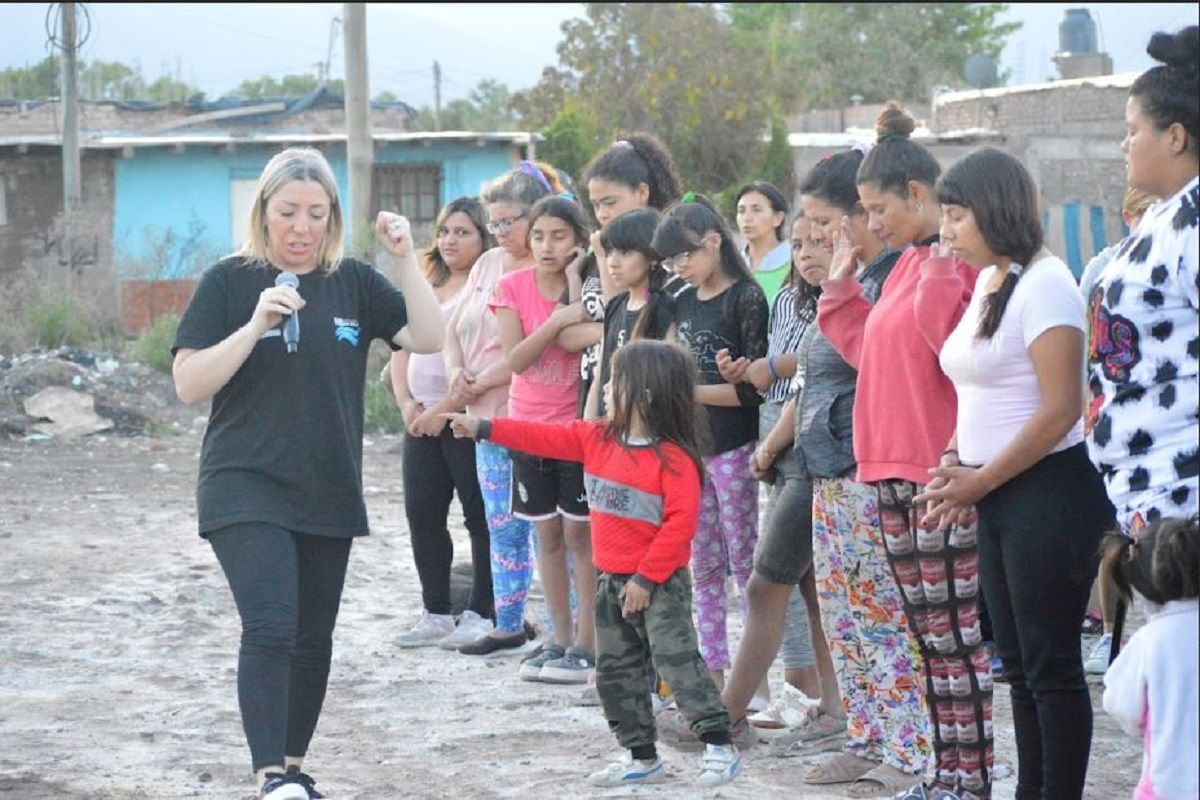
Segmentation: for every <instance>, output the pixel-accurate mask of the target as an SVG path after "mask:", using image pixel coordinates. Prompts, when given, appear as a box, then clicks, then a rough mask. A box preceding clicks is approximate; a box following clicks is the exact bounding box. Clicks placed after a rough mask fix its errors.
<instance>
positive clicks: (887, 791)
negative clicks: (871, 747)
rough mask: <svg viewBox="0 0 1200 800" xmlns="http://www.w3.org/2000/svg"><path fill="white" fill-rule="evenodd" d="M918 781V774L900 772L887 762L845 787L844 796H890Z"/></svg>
mask: <svg viewBox="0 0 1200 800" xmlns="http://www.w3.org/2000/svg"><path fill="white" fill-rule="evenodd" d="M919 781H920V776H918V775H913V774H912V773H911V772H901V771H900V770H898V769H896V768H895V767H890V766H888V765H887V764H879V765H878V766H876V767H875V769H873V770H871V771H870V772H868V773H866V774H865V775H862V776H861V777H859V779H858V780H856V781H855V782H854V783H852V784H850V785H849V786H848V787H846V797H892V796H894V795H895V794H897V793H899V792H903V791H905V790H907V789H910V788H912V786H913V783H914V782H919Z"/></svg>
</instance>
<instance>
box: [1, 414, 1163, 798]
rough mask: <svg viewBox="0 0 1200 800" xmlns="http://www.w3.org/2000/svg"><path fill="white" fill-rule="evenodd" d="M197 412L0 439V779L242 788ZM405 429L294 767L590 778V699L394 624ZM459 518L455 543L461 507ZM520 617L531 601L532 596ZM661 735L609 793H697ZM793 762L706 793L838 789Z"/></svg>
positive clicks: (764, 757)
mask: <svg viewBox="0 0 1200 800" xmlns="http://www.w3.org/2000/svg"><path fill="white" fill-rule="evenodd" d="M197 431H198V428H195V429H193V430H192V431H191V432H184V433H181V434H179V435H174V436H166V437H164V438H158V439H154V438H143V437H134V438H128V437H120V436H107V437H106V436H92V437H89V438H87V439H82V440H75V441H73V442H70V441H58V440H49V441H19V440H17V441H12V440H10V441H3V440H0V553H2V554H3V556H2V561H0V565H2V568H0V604H2V606H3V610H4V613H3V614H2V615H0V800H3V798H9V797H11V798H14V800H15V799H16V798H21V799H22V800H35V799H37V798H177V797H205V798H226V800H228V799H229V798H246V797H248V796H250V794H251V782H250V775H249V754H248V751H247V749H246V747H245V743H244V740H243V737H242V731H241V723H240V718H239V715H238V710H237V704H236V691H235V663H236V650H237V638H238V623H237V614H236V611H235V609H234V606H233V603H232V600H231V598H230V595H229V592H228V589H227V587H226V585H225V582H224V580H223V578H222V576H221V573H220V570H219V568H218V567H217V563H216V560H215V558H214V556H213V554H212V551H211V550H210V549H209V548H208V546H207V545H206V544H205V543H204V542H203V540H201V539H200V538H198V537H197V535H196V527H195V515H194V513H195V506H194V487H195V477H196V466H197V455H198V452H199V445H200V438H199V433H198V432H197ZM398 444H399V440H398V439H396V438H391V437H383V438H377V439H373V440H371V441H369V443H368V444H367V446H366V448H365V467H364V485H365V487H366V488H365V491H366V495H367V505H368V509H369V512H370V517H371V524H372V526H373V535H372V536H370V537H369V538H367V539H365V540H360V541H359V542H357V543H356V544H355V546H354V550H353V553H352V556H351V564H350V574H349V579H348V583H347V588H346V593H345V598H344V600H343V606H342V612H341V617H340V619H339V624H338V629H337V633H336V635H335V636H336V638H335V651H334V663H333V670H332V675H331V678H330V687H329V696H328V700H327V702H326V705H325V711H324V714H323V716H322V718H321V723H320V726H319V727H318V729H317V733H316V737H315V739H314V741H313V746H312V748H311V752H310V754H309V759H308V761H307V763H306V765H305V768H306V770H307V771H309V772H311V773H312V774H313V775H314V776H316V777H317V779H318V781H319V788H320V789H322V790H323V791H324V792H325V793H326V794H328V795H330V796H331V797H334V798H339V800H347V799H349V798H354V799H356V800H390V799H391V798H405V797H414V798H465V797H519V798H526V799H532V798H542V797H562V796H569V797H593V796H600V795H603V793H602V792H600V791H598V790H596V789H594V788H592V787H589V786H588V785H587V784H586V783H585V781H584V776H586V774H587V773H588V772H590V771H592V770H594V769H597V768H599V767H600V766H602V765H603V764H605V763H607V761H608V760H610V759H611V757H613V756H614V755H615V754H616V753H617V749H616V746H615V742H614V741H613V740H612V738H611V737H610V735H609V734H608V732H607V729H606V726H605V723H604V721H603V719H602V717H601V715H600V713H599V710H598V709H596V708H583V707H577V706H575V705H574V704H573V702H572V699H573V697H574V695H575V694H576V693H577V690H576V689H572V688H567V687H553V686H547V685H543V684H533V683H523V682H521V681H519V680H517V678H516V666H517V662H516V660H515V659H514V658H512V657H495V658H479V657H469V656H461V655H458V654H455V653H445V652H443V651H440V650H437V649H423V650H416V651H413V650H407V651H405V650H400V649H398V648H396V647H395V646H394V645H393V644H392V642H393V640H394V638H395V636H396V635H397V634H398V633H400V632H401V631H403V630H405V629H407V627H408V626H409V625H410V624H411V623H412V621H413V620H414V619H415V617H416V616H417V615H418V614H419V611H420V605H419V598H420V594H419V586H418V583H417V577H416V571H415V569H414V567H413V563H412V554H411V550H410V547H409V539H408V532H407V528H406V526H405V523H404V515H403V502H402V494H401V486H400V477H399V475H400V467H399V455H398ZM455 535H456V538H457V540H458V541H459V543H460V544H462V545H463V546H460V547H459V548H458V551H459V557H460V558H466V557H467V554H468V553H469V550H468V548H467V547H466V546H465V533H464V532H463V530H462V527H461V520H458V521H456V534H455ZM530 616H531V617H532V618H534V619H538V620H540V619H542V617H543V614H542V609H541V608H540V601H539V602H535V604H534V607H533V608H532V610H531V612H530ZM780 677H781V676H780V674H779V672H778V668H777V669H776V670H775V671H774V672H773V673H772V683H773V684H775V685H776V686H777V685H778V681H779V680H780ZM1092 689H1093V700H1094V705H1095V707H1096V708H1097V714H1096V733H1095V740H1094V743H1093V746H1092V763H1091V769H1090V774H1089V781H1088V790H1087V796H1088V797H1094V798H1120V797H1128V796H1129V795H1130V793H1131V791H1132V788H1133V786H1134V783H1135V782H1136V777H1137V774H1138V771H1139V765H1140V758H1141V746H1140V743H1139V742H1138V741H1136V740H1134V739H1131V738H1128V737H1126V736H1124V735H1123V734H1122V733H1121V732H1120V731H1119V729H1118V728H1117V727H1116V725H1115V724H1113V722H1112V721H1110V720H1109V719H1108V718H1107V717H1106V716H1105V715H1104V713H1103V711H1100V710H1099V694H1098V692H1099V687H1098V685H1093V687H1092ZM995 713H996V725H995V729H996V755H997V759H998V761H999V762H1001V763H1007V764H1008V765H1010V766H1011V765H1012V764H1013V762H1014V760H1015V755H1014V751H1013V741H1012V726H1011V717H1010V713H1009V703H1008V692H1007V688H1006V687H1005V686H1004V685H1003V684H998V685H997V690H996V699H995ZM663 755H664V756H665V757H666V759H667V762H668V768H669V771H670V773H671V778H672V780H671V781H670V782H669V783H667V784H661V785H659V786H655V787H641V788H639V789H627V790H616V791H613V792H610V793H608V794H607V795H605V796H648V797H663V798H684V797H695V796H698V795H699V794H700V793H699V792H698V791H697V790H696V789H694V788H693V786H692V785H691V783H690V781H691V778H692V776H693V774H694V771H695V756H693V755H690V754H683V753H678V752H675V751H671V750H669V749H666V748H664V749H663ZM803 771H804V764H803V762H802V761H800V760H797V759H780V758H776V757H773V756H771V755H770V754H769V753H768V752H767V751H766V748H755V749H753V750H751V751H749V752H748V753H747V755H746V758H745V760H744V773H743V776H742V777H741V778H739V779H738V780H737V781H736V782H735V783H733V784H731V785H730V786H727V787H723V788H722V789H720V790H717V791H716V792H712V793H710V795H709V796H713V797H725V798H762V797H783V796H800V797H813V798H822V797H840V796H842V795H841V792H840V791H836V790H835V791H834V792H831V793H830V792H826V793H820V792H818V791H815V790H814V787H807V786H804V785H803V784H802V783H801V782H800V776H801V775H802V774H803ZM1013 786H1014V778H1013V776H1012V775H1011V769H1010V770H1009V775H1008V777H1005V778H1003V779H1002V780H1000V781H999V782H998V784H997V790H996V797H998V798H1010V797H1012V792H1013ZM835 789H836V787H835Z"/></svg>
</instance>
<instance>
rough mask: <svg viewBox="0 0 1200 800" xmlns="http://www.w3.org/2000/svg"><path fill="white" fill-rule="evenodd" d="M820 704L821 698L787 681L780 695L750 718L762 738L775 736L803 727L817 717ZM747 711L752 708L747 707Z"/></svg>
mask: <svg viewBox="0 0 1200 800" xmlns="http://www.w3.org/2000/svg"><path fill="white" fill-rule="evenodd" d="M820 706H821V701H820V700H814V699H813V698H811V697H809V696H808V695H806V694H805V693H804V692H802V691H800V690H799V689H797V688H796V687H795V686H792V685H791V684H790V683H785V684H784V685H783V691H781V692H780V693H779V696H778V697H776V698H775V699H774V700H772V701H771V703H770V705H768V706H767V707H766V708H764V709H762V710H760V711H758V713H756V714H751V715H750V716H749V720H750V724H751V725H753V726H754V728H755V730H756V731H757V732H758V735H759V737H760V738H764V739H766V738H774V736H776V735H782V734H783V733H784V732H786V731H787V730H789V729H792V728H799V727H801V726H802V725H804V724H805V723H806V722H807V721H808V720H810V719H815V718H816V716H817V714H818V713H819V709H820ZM746 711H747V712H749V711H751V709H750V708H749V707H747V708H746Z"/></svg>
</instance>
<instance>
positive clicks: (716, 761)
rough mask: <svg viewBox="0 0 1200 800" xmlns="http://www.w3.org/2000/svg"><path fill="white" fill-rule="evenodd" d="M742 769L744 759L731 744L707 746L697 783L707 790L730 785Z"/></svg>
mask: <svg viewBox="0 0 1200 800" xmlns="http://www.w3.org/2000/svg"><path fill="white" fill-rule="evenodd" d="M741 768H742V757H741V756H740V755H739V754H738V749H737V747H735V746H734V745H731V744H706V745H704V756H703V757H702V758H701V759H700V775H699V777H697V778H696V783H697V784H698V785H700V786H703V787H704V788H705V789H711V788H712V787H714V786H721V785H723V784H726V783H729V782H730V781H731V780H733V779H734V777H735V776H737V774H738V771H739V770H741Z"/></svg>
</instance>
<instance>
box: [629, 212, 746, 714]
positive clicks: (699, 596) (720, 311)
mask: <svg viewBox="0 0 1200 800" xmlns="http://www.w3.org/2000/svg"><path fill="white" fill-rule="evenodd" d="M651 246H652V247H653V249H654V251H655V252H656V253H658V254H659V255H661V256H662V257H663V264H665V265H670V266H671V267H672V268H673V269H674V271H675V273H676V274H677V275H679V276H680V277H681V278H683V279H684V280H685V281H687V282H688V284H689V285H690V287H691V288H688V289H687V290H685V291H684V292H682V293H681V294H680V295H679V296H678V297H677V298H676V301H675V302H676V312H675V325H676V329H677V331H678V335H679V338H680V339H681V340H682V341H683V343H684V344H685V345H686V346H687V347H688V349H689V350H691V352H692V355H693V356H694V357H695V359H696V363H697V365H698V366H699V368H700V377H699V381H698V383H699V384H700V385H699V386H697V388H696V399H697V400H698V401H699V402H700V403H701V404H702V405H703V406H704V407H705V410H706V411H707V412H708V413H707V416H708V421H709V426H708V427H709V434H710V436H709V438H710V445H709V447H708V448H707V449H706V450H705V452H704V455H705V459H704V465H705V482H704V492H703V497H702V507H701V514H700V523H699V526H698V528H697V530H696V537H695V539H694V540H693V543H692V574H693V579H694V580H695V602H696V611H697V614H698V619H699V623H700V624H699V625H698V628H699V632H700V654H701V655H702V656H704V660H705V662H706V663H707V664H708V669H709V670H710V671H711V672H712V673H713V676H714V680H716V681H717V685H718V686H723V685H724V670H726V669H728V668H729V666H730V658H729V645H728V640H727V638H726V633H725V613H726V608H727V603H726V598H725V578H726V576H727V575H728V574H729V573H730V572H732V573H733V576H734V579H735V580H736V581H737V584H738V589H739V592H740V594H741V599H742V609H743V614H744V613H745V588H746V581H747V580H748V579H749V577H750V570H751V566H752V562H753V556H754V545H755V542H756V541H757V539H758V484H757V483H756V482H755V480H754V479H753V478H751V477H750V456H751V454H752V453H753V452H754V446H755V443H756V441H757V439H758V406H759V404H760V403H762V397H761V395H759V393H758V390H757V389H755V388H754V386H753V385H751V384H748V383H739V384H737V385H736V386H735V385H733V384H729V383H726V382H725V379H724V378H722V377H721V373H720V371H719V370H718V368H717V357H718V353H720V352H721V351H723V350H725V351H728V355H729V356H730V357H731V358H733V359H734V360H737V359H738V358H741V357H745V358H746V359H747V360H749V361H754V360H756V359H758V358H761V357H763V356H765V355H766V352H767V300H766V297H765V296H764V295H763V291H762V289H761V288H760V287H759V285H758V283H757V282H756V281H755V280H754V277H753V276H752V275H751V274H750V270H749V268H748V267H747V266H746V262H745V260H744V259H743V258H742V256H741V254H740V253H738V251H737V247H736V246H735V245H734V242H733V236H732V235H731V234H730V233H729V229H728V228H727V227H726V225H725V221H724V220H723V219H722V218H721V215H720V214H719V213H718V212H717V211H716V209H715V208H713V206H712V204H711V203H709V202H708V201H707V200H705V199H703V198H699V197H694V196H693V199H692V201H691V202H684V203H680V204H678V205H676V206H673V207H672V208H671V209H670V210H669V211H667V213H666V214H664V215H663V218H662V221H661V222H659V224H658V228H657V229H656V230H655V232H654V240H653V242H652V244H651ZM748 728H749V725H748V723H747V722H746V721H745V718H744V717H743V718H742V719H740V720H734V729H735V736H743V735H749V734H748Z"/></svg>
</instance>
